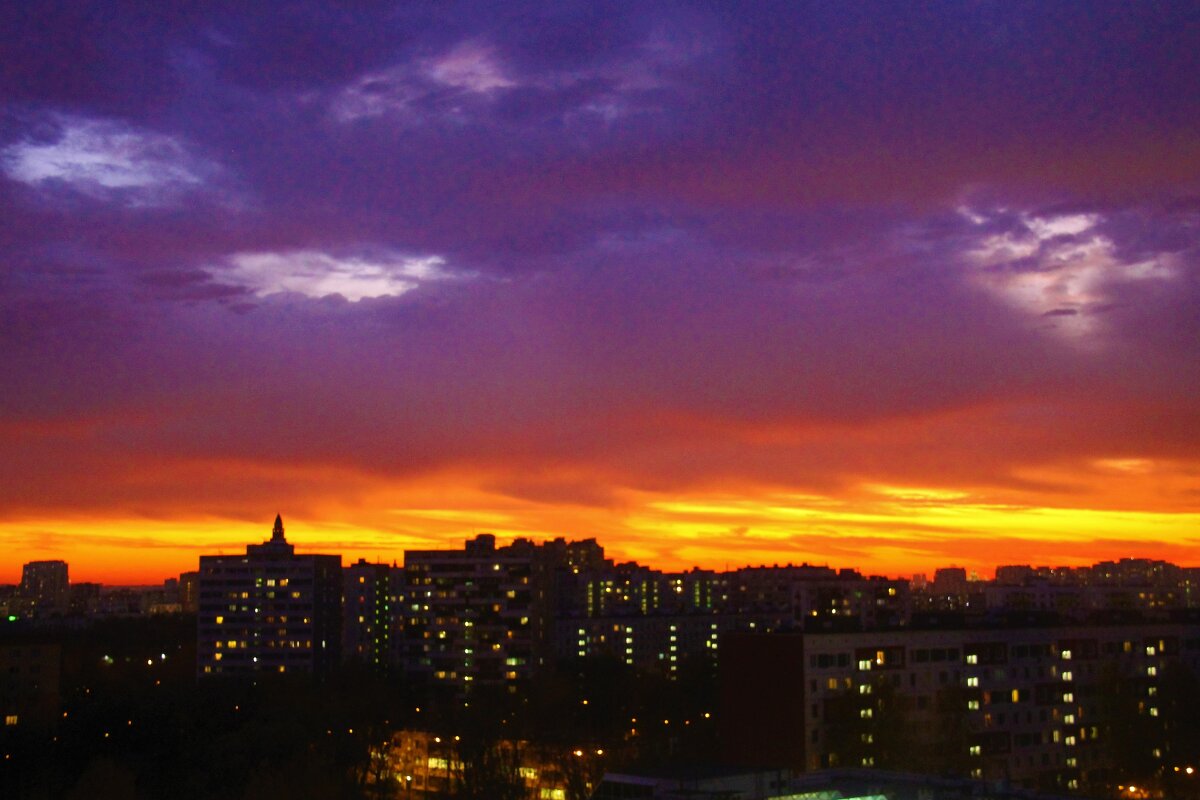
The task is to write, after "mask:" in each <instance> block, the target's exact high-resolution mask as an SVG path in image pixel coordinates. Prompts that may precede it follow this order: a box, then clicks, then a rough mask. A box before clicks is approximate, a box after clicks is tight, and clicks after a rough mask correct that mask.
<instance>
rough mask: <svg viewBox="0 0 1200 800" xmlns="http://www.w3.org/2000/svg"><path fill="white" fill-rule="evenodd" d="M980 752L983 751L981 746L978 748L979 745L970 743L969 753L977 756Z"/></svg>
mask: <svg viewBox="0 0 1200 800" xmlns="http://www.w3.org/2000/svg"><path fill="white" fill-rule="evenodd" d="M982 752H983V750H982V748H980V746H979V745H977V744H973V745H971V755H973V756H977V755H980V754H981V753H982Z"/></svg>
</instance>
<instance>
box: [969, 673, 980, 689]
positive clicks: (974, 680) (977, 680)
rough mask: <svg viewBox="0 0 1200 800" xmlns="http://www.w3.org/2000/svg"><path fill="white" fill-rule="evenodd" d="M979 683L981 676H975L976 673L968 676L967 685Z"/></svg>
mask: <svg viewBox="0 0 1200 800" xmlns="http://www.w3.org/2000/svg"><path fill="white" fill-rule="evenodd" d="M978 685H979V678H977V677H975V676H974V675H972V676H971V677H969V678H967V686H971V687H975V686H978Z"/></svg>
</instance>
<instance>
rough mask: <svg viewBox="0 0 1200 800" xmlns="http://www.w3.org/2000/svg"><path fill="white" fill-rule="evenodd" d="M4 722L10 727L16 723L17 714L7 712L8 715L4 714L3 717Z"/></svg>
mask: <svg viewBox="0 0 1200 800" xmlns="http://www.w3.org/2000/svg"><path fill="white" fill-rule="evenodd" d="M4 724H5V725H7V726H8V727H10V728H11V727H12V726H13V725H16V724H17V715H16V714H8V715H6V716H5V717H4Z"/></svg>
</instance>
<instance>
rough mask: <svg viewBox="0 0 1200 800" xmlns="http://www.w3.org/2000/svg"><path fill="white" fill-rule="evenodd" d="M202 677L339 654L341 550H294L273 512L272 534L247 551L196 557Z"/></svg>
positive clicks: (322, 662)
mask: <svg viewBox="0 0 1200 800" xmlns="http://www.w3.org/2000/svg"><path fill="white" fill-rule="evenodd" d="M199 573H200V574H199V577H198V581H197V585H198V588H199V606H200V610H199V616H198V619H197V671H198V673H199V675H200V676H201V677H209V676H214V675H245V674H253V673H285V672H302V673H311V674H316V675H322V674H325V673H328V672H329V671H330V670H332V669H333V668H334V667H336V666H337V664H338V663H339V662H340V660H341V644H342V557H341V556H340V555H297V554H296V552H295V549H294V547H293V546H292V545H291V544H289V543H288V542H287V540H286V539H285V538H284V531H283V520H282V519H281V518H280V517H279V516H276V517H275V525H274V528H273V529H272V531H271V538H270V539H269V540H268V541H266V542H264V543H263V544H260V545H253V544H252V545H249V546H247V547H246V552H245V554H244V555H233V556H221V555H218V556H201V557H200V570H199Z"/></svg>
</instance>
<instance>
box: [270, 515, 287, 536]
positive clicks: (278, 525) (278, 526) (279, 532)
mask: <svg viewBox="0 0 1200 800" xmlns="http://www.w3.org/2000/svg"><path fill="white" fill-rule="evenodd" d="M271 541H272V542H286V541H287V539H284V538H283V517H282V516H280V515H279V514H276V515H275V527H273V528H271Z"/></svg>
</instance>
